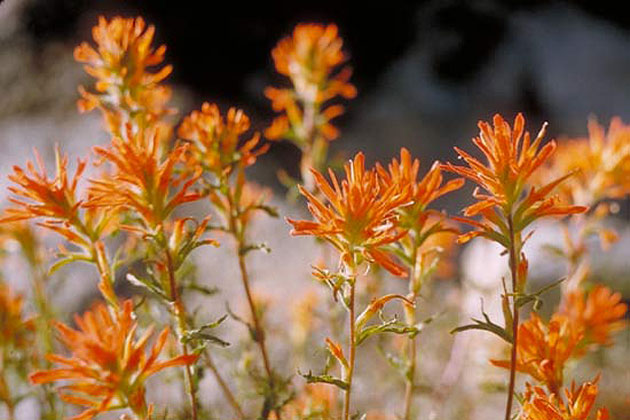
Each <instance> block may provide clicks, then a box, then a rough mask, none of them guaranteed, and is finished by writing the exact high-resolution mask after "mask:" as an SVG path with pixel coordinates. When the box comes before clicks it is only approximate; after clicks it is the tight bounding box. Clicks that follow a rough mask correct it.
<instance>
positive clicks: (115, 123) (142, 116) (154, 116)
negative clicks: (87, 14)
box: [74, 17, 172, 134]
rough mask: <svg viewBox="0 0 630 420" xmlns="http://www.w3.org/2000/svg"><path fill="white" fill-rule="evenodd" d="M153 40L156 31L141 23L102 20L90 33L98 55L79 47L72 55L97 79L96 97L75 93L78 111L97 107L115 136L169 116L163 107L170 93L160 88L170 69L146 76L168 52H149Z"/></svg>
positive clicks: (137, 20) (161, 49) (89, 48)
mask: <svg viewBox="0 0 630 420" xmlns="http://www.w3.org/2000/svg"><path fill="white" fill-rule="evenodd" d="M154 34H155V28H154V27H153V26H152V25H151V26H149V27H147V26H146V24H145V22H144V19H142V18H141V17H138V18H121V17H115V18H113V19H111V20H109V21H108V20H106V19H105V18H104V17H100V18H99V21H98V25H97V26H95V27H94V28H93V30H92V36H93V38H94V42H96V49H95V48H94V47H92V46H90V45H89V44H88V43H87V42H83V43H82V44H81V45H79V46H78V47H77V48H76V49H75V50H74V57H75V59H76V60H77V61H79V62H82V63H85V64H86V65H85V70H86V72H87V73H88V74H89V75H90V76H92V77H94V78H95V79H96V84H95V90H96V92H95V93H92V92H89V91H87V90H86V89H85V88H83V87H80V88H79V92H80V93H81V96H82V98H81V99H80V100H79V102H78V106H79V110H80V111H81V112H86V111H91V110H92V109H94V108H97V107H98V108H99V109H100V110H101V111H102V112H103V115H104V117H105V121H106V123H107V126H108V129H109V131H110V132H111V133H113V134H119V133H120V131H121V130H122V129H123V128H124V126H125V125H126V124H128V123H131V122H133V123H134V125H136V126H139V127H143V128H144V127H146V126H148V125H150V124H155V123H157V122H159V121H160V120H161V119H162V117H163V116H165V115H167V114H169V113H171V112H172V110H171V109H169V108H168V106H167V103H168V101H169V100H170V97H171V90H170V88H168V87H166V86H163V85H161V84H160V83H161V82H162V81H163V80H164V79H165V78H166V77H167V76H168V75H169V74H170V73H171V71H172V67H171V66H170V65H167V66H164V67H162V68H161V69H159V70H157V71H155V72H152V71H150V70H148V69H149V68H151V67H155V66H159V65H160V64H161V63H162V61H163V60H164V53H165V52H166V47H165V46H164V45H162V46H160V47H158V48H157V49H154V48H152V47H151V43H152V42H153V36H154Z"/></svg>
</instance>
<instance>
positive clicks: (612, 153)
mask: <svg viewBox="0 0 630 420" xmlns="http://www.w3.org/2000/svg"><path fill="white" fill-rule="evenodd" d="M588 131H589V137H588V138H578V139H569V140H565V141H564V142H562V143H560V144H559V145H558V150H557V153H555V154H554V156H553V157H552V159H550V160H549V161H548V162H547V163H546V165H544V166H543V168H542V170H541V171H540V173H539V174H538V175H537V179H538V180H540V181H543V182H544V181H545V180H547V182H548V181H551V180H552V179H555V178H558V177H559V176H561V174H566V173H570V172H575V174H574V175H573V176H572V177H571V178H569V179H567V181H566V182H564V183H562V184H561V185H559V186H558V189H557V192H558V194H560V196H562V198H563V200H564V201H565V202H567V203H573V204H576V205H583V206H593V205H595V204H597V203H598V202H600V201H601V200H605V199H617V198H622V197H624V196H625V195H628V194H630V125H627V124H624V123H623V122H622V121H621V119H619V118H614V119H612V120H611V122H610V126H609V127H608V130H605V129H604V127H602V126H601V125H599V124H598V123H597V121H595V120H591V121H589V124H588Z"/></svg>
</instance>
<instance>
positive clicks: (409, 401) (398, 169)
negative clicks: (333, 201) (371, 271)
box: [377, 148, 464, 420]
mask: <svg viewBox="0 0 630 420" xmlns="http://www.w3.org/2000/svg"><path fill="white" fill-rule="evenodd" d="M419 170H420V161H419V160H418V159H413V160H412V158H411V154H410V153H409V151H408V150H407V149H405V148H402V149H401V150H400V160H398V159H393V160H392V162H391V163H390V164H389V165H388V167H387V168H385V167H383V166H381V165H380V164H377V171H378V173H379V176H380V177H381V179H382V183H383V185H385V186H386V187H387V188H399V189H400V190H401V191H403V190H405V189H408V190H409V191H410V201H409V203H408V205H406V206H403V207H401V208H400V210H399V214H400V220H399V224H400V226H401V228H402V229H404V230H406V231H407V234H406V235H405V236H403V237H401V238H400V239H399V241H398V243H397V244H396V248H395V249H396V252H397V254H398V255H400V256H401V257H402V258H401V260H402V261H404V262H405V264H406V265H407V267H408V270H409V293H408V295H407V299H409V300H410V301H411V302H415V301H416V300H417V298H418V296H419V294H420V291H421V289H422V286H423V283H424V282H425V281H427V280H428V279H429V278H430V277H431V275H432V274H433V272H434V271H435V269H436V267H437V265H438V263H439V259H440V253H441V252H442V251H443V249H444V248H443V245H445V244H448V243H449V241H450V239H452V237H453V234H455V233H458V231H457V229H455V228H454V227H453V226H452V224H449V223H448V221H447V220H445V219H446V216H445V215H444V214H442V213H440V212H437V211H435V210H430V209H428V208H427V207H428V206H429V205H430V204H431V203H432V202H433V201H435V200H437V199H438V198H440V197H442V196H443V195H445V194H448V193H450V192H452V191H454V190H457V189H459V188H460V187H461V186H462V185H463V183H464V180H463V179H461V178H458V179H454V180H450V181H448V182H446V183H444V179H443V176H442V169H441V167H440V164H439V162H435V163H434V164H433V165H432V166H431V168H430V169H429V171H428V172H427V174H426V175H425V176H424V177H423V178H422V179H418V172H419ZM449 237H451V238H449ZM447 246H448V245H447ZM404 312H405V321H406V323H407V325H408V326H409V327H414V326H415V325H416V324H417V319H416V310H415V307H414V306H412V305H405V311H404ZM406 348H407V349H406V361H407V367H406V370H405V372H404V377H405V398H404V403H403V418H404V419H406V420H408V419H410V418H411V412H412V407H413V396H414V390H415V387H416V358H417V337H416V335H413V334H410V335H409V336H408V338H407V346H406Z"/></svg>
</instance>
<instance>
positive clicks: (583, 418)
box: [519, 377, 609, 420]
mask: <svg viewBox="0 0 630 420" xmlns="http://www.w3.org/2000/svg"><path fill="white" fill-rule="evenodd" d="M598 380H599V377H597V378H595V380H594V381H592V382H585V383H584V384H582V385H581V386H580V387H579V388H576V386H575V382H574V383H573V384H572V385H571V389H570V390H569V389H565V390H564V392H565V396H566V400H567V401H566V403H564V402H562V401H561V400H559V398H558V396H557V395H556V394H553V393H551V394H549V395H548V394H547V393H546V392H545V391H544V390H543V389H542V388H540V387H533V386H531V385H530V384H527V390H526V392H525V402H524V403H523V408H522V410H521V414H520V416H519V420H588V418H589V415H590V414H591V411H592V410H593V406H594V405H595V399H596V398H597V393H598V386H597V382H598ZM608 418H609V415H608V410H607V409H605V408H600V409H598V410H597V413H596V414H595V420H608Z"/></svg>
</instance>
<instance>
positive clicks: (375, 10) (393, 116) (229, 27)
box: [0, 0, 630, 420]
mask: <svg viewBox="0 0 630 420" xmlns="http://www.w3.org/2000/svg"><path fill="white" fill-rule="evenodd" d="M625 6H626V4H625V2H621V1H597V2H593V1H588V0H582V1H572V2H569V1H544V0H541V1H492V0H486V1H483V0H481V1H419V2H411V1H399V0H389V1H387V2H382V1H380V2H372V1H363V2H356V3H355V2H340V1H328V0H326V1H318V2H299V1H286V2H282V1H265V2H252V3H251V4H249V3H246V2H240V1H222V2H212V1H206V2H196V1H186V0H180V1H177V2H174V1H162V0H151V1H142V0H127V1H115V0H104V1H97V0H93V1H88V0H4V1H0V188H1V189H2V191H4V189H5V188H4V187H5V186H6V183H7V180H6V175H7V174H8V173H9V171H10V167H11V165H13V164H16V163H17V164H23V163H24V162H25V160H26V159H27V158H29V157H30V149H31V148H32V147H37V148H38V149H39V150H40V151H41V152H42V154H43V155H44V156H45V157H47V158H51V157H52V150H53V148H52V145H53V144H54V143H56V142H57V143H60V144H61V146H62V148H63V149H64V150H65V151H66V152H68V153H69V154H70V155H71V156H73V157H76V156H86V155H88V154H89V150H90V148H91V147H92V146H93V145H94V144H98V143H103V142H105V141H107V140H108V139H107V136H106V134H105V133H104V131H103V130H102V129H101V128H102V121H101V117H100V115H99V114H98V113H97V112H93V113H91V114H87V115H79V114H78V112H77V110H76V99H77V97H78V94H77V86H78V85H79V84H89V83H90V81H89V77H88V76H87V75H86V74H85V73H84V72H83V70H82V68H81V65H79V64H77V63H76V62H75V61H74V60H73V57H72V50H73V48H74V47H75V46H76V45H78V44H79V43H80V42H81V41H83V40H91V34H90V29H91V27H92V26H93V25H94V24H95V23H96V21H97V17H98V16H99V15H105V16H107V17H111V16H114V15H123V16H136V15H141V16H143V17H144V18H145V19H146V20H147V21H148V22H149V23H151V24H154V25H155V26H156V28H157V31H156V42H157V43H158V44H166V45H167V46H168V51H167V54H166V62H169V63H171V64H173V66H174V72H173V74H172V76H171V77H170V78H169V79H168V80H169V83H170V84H171V85H172V86H173V88H174V95H175V98H174V102H175V104H176V107H177V108H178V109H179V111H180V115H183V114H187V113H188V112H189V111H190V110H192V109H196V108H198V107H199V106H200V104H201V103H202V102H203V101H211V102H217V103H219V104H220V105H221V106H222V108H223V109H225V108H227V107H228V106H233V105H234V106H238V107H241V108H243V109H244V110H245V111H246V113H247V114H249V115H250V117H251V118H252V121H253V124H254V127H255V128H256V129H259V130H262V129H264V128H265V127H266V126H268V125H269V123H270V122H271V119H272V117H273V113H272V111H271V109H270V106H269V102H268V100H267V99H266V98H265V97H264V95H263V90H264V88H265V87H266V86H268V85H272V84H273V85H278V84H280V83H282V79H281V78H280V77H279V76H277V75H276V73H275V71H274V68H273V63H272V61H271V56H270V51H271V49H272V48H273V47H274V45H275V44H276V43H277V41H278V40H279V39H280V38H282V37H284V36H286V35H288V34H289V33H290V32H291V30H292V28H293V26H294V25H295V24H296V23H298V22H321V23H336V24H337V25H338V26H339V28H340V35H341V37H342V38H343V39H344V45H345V50H346V52H347V53H348V54H349V63H350V65H351V66H352V68H353V69H354V74H353V77H352V81H353V83H355V84H356V86H357V88H358V90H359V95H358V97H357V98H356V99H354V100H352V101H350V102H349V103H347V113H346V114H345V115H343V116H342V117H340V118H338V119H337V121H336V125H337V126H338V127H339V128H340V129H341V132H342V135H341V138H340V139H339V140H338V141H335V143H334V145H333V149H334V150H335V151H337V152H339V153H343V154H345V155H346V156H349V155H351V154H354V153H355V152H356V151H358V150H359V149H360V150H363V151H365V152H366V154H367V156H368V159H371V160H374V159H379V160H382V161H386V160H389V159H390V158H391V157H392V156H393V155H395V154H396V153H397V152H398V150H399V148H400V147H401V146H406V147H408V148H410V149H411V151H412V152H413V153H414V154H415V155H417V156H419V157H420V159H421V162H422V165H423V168H424V169H425V170H426V169H428V167H429V165H430V163H431V162H432V161H433V160H435V159H440V160H446V159H453V158H454V152H453V151H452V147H453V146H454V145H457V144H460V145H461V144H467V142H469V140H470V138H471V137H472V136H474V135H475V134H476V132H477V129H476V122H477V121H478V120H479V119H484V120H488V119H489V118H491V116H492V115H493V114H494V113H495V112H501V113H502V114H503V115H504V116H506V117H507V118H508V119H510V120H511V119H512V118H513V116H514V115H515V113H516V112H518V111H523V112H524V113H525V115H526V118H527V121H528V128H529V129H530V130H531V131H537V130H538V127H539V126H540V124H541V123H542V122H543V121H549V123H550V126H549V136H548V137H562V136H564V135H566V136H571V137H575V136H584V135H586V124H587V119H588V118H589V117H591V116H595V117H597V118H598V120H599V121H600V123H602V124H603V125H606V126H607V125H608V121H609V119H610V118H611V117H612V116H620V117H621V118H622V119H623V120H624V122H626V123H627V122H629V121H630V13H628V12H627V10H626V8H625ZM298 162H299V152H298V151H297V150H296V149H295V148H293V147H292V145H290V144H289V143H288V142H281V143H274V144H273V146H272V148H271V151H270V152H269V153H268V155H266V156H264V157H263V158H262V159H261V160H260V164H259V165H258V168H257V169H256V171H257V172H256V174H255V178H256V181H257V182H259V183H261V184H265V185H269V186H271V187H272V188H274V190H275V191H277V192H278V194H277V195H278V197H280V198H279V199H278V205H280V206H285V207H284V208H283V210H282V214H283V215H284V214H291V213H293V214H299V213H300V211H301V210H299V209H296V207H295V206H290V205H286V204H284V203H283V202H282V200H281V198H282V194H283V189H282V187H281V186H280V184H279V182H278V181H277V178H276V172H277V170H278V169H280V168H284V169H285V170H287V171H289V172H290V173H292V174H295V175H297V173H298ZM467 188H468V187H467ZM469 192H470V189H464V190H463V191H462V192H461V193H460V194H459V195H457V194H455V195H453V196H452V197H451V198H449V199H448V200H447V201H445V202H443V203H441V204H442V205H443V206H444V207H445V208H447V209H448V210H450V211H452V212H455V211H456V210H457V209H460V208H461V207H462V203H467V202H469V201H470V200H469V199H468V198H467V197H468V194H469ZM0 197H2V198H1V199H0V201H2V202H5V200H6V195H5V194H4V193H1V194H0ZM618 219H619V220H618V222H619V226H620V232H621V236H622V239H621V241H620V242H619V243H618V244H617V245H616V246H615V247H614V248H613V249H612V250H611V251H609V252H608V253H606V256H605V257H604V256H602V257H601V258H599V257H597V258H595V264H594V265H595V270H598V269H599V270H600V272H601V271H605V272H606V282H607V283H608V284H610V285H611V287H613V288H614V289H617V290H622V291H624V295H625V296H626V297H628V296H630V281H629V280H630V279H629V277H630V275H629V274H628V273H630V261H629V260H630V258H628V256H629V255H630V251H629V250H630V235H629V234H628V233H629V232H628V223H627V222H628V220H630V203H628V201H627V200H626V202H624V203H621V211H620V212H619V214H618ZM288 230H289V229H288V227H287V226H286V224H285V223H284V222H283V221H282V220H279V221H275V222H273V223H266V224H261V226H260V227H259V228H258V231H257V232H256V234H259V235H260V236H261V237H265V238H267V239H268V242H269V243H270V244H271V247H272V249H273V250H274V252H273V253H272V255H271V256H262V257H258V256H257V257H255V258H253V260H254V265H255V267H256V268H255V270H256V272H257V274H258V277H257V281H258V282H259V289H260V290H261V291H263V294H264V291H265V290H269V287H270V286H273V285H277V283H278V281H281V282H282V284H283V287H284V289H283V293H284V294H283V295H281V296H274V297H273V298H274V299H276V300H280V301H281V300H283V299H284V300H285V301H291V300H294V299H297V297H299V294H300V293H302V291H303V289H304V288H305V285H309V283H308V277H309V264H311V263H312V262H313V261H312V259H313V258H312V255H316V253H317V252H316V251H314V248H315V245H314V244H313V243H312V242H309V241H308V240H302V239H289V238H288ZM541 231H542V232H543V233H542V234H540V235H537V236H536V237H537V238H538V239H537V242H536V243H533V244H530V247H531V253H532V254H534V257H532V258H530V259H531V260H532V261H533V263H531V264H530V265H531V266H532V274H533V276H534V277H538V278H541V279H543V280H542V281H543V282H544V281H547V282H549V281H551V280H555V278H557V277H558V276H559V275H561V272H562V269H563V266H562V264H559V263H558V262H554V261H551V260H550V258H549V256H548V255H545V254H544V252H542V251H540V244H541V243H545V241H553V240H554V239H555V240H556V241H557V240H558V235H559V233H558V232H557V231H554V230H553V229H549V230H545V229H544V227H543V228H542V230H541ZM532 242H534V241H532ZM222 252H224V251H217V252H216V253H214V254H212V256H210V257H208V258H205V259H204V261H203V262H201V263H200V264H201V265H203V264H207V266H208V267H210V269H211V270H215V271H216V267H217V265H214V266H213V264H223V265H220V267H221V270H219V271H220V273H217V274H216V275H214V274H213V276H214V277H213V280H212V281H213V283H217V284H220V285H222V286H221V287H222V288H223V289H225V291H224V293H225V295H227V296H229V295H230V293H231V292H230V290H231V289H230V288H233V289H234V290H233V292H234V293H240V290H239V289H238V285H235V286H230V285H229V284H228V285H225V286H223V284H224V283H223V280H222V279H224V278H225V279H229V278H230V277H231V276H234V275H235V273H236V268H235V267H231V266H229V265H228V266H226V265H225V264H224V261H225V260H222V258H225V255H227V254H228V253H229V250H227V251H225V254H222ZM498 253H499V251H498V250H497V249H490V248H488V247H487V246H486V245H477V246H476V247H469V248H467V249H466V251H464V254H463V255H462V256H461V261H462V267H463V268H462V272H463V273H460V277H462V278H464V280H461V281H460V284H464V286H462V287H452V286H448V287H447V286H440V287H437V288H436V291H435V295H436V297H437V300H436V303H435V305H436V307H437V308H440V307H442V308H444V307H446V308H451V309H453V310H454V315H453V316H452V317H446V318H445V319H444V320H443V321H440V322H442V324H440V323H438V324H439V325H440V327H439V328H442V329H441V330H440V329H439V328H436V329H435V331H434V332H428V333H427V334H428V335H427V337H429V338H428V339H426V340H427V342H431V340H432V339H433V338H431V337H434V336H435V337H437V336H438V335H442V336H443V335H445V334H446V333H444V331H445V330H448V329H450V328H452V327H453V326H454V325H456V324H457V323H458V322H460V321H461V320H465V319H467V318H468V317H469V316H470V315H478V312H479V297H480V296H485V298H486V305H487V306H488V307H490V309H488V308H486V309H488V310H489V311H490V312H491V311H492V307H493V306H492V305H493V303H492V301H491V300H492V299H493V298H492V296H494V298H496V296H497V295H498V293H497V290H498V280H499V279H500V277H501V275H503V272H502V267H504V266H505V264H504V263H505V261H504V260H503V259H501V258H499V257H498ZM495 255H496V256H495ZM286 261H289V263H288V264H287V263H286ZM537 262H538V264H537ZM212 267H214V269H213V268H212ZM598 267H599V268H598ZM5 270H6V268H5ZM88 272H89V271H88ZM211 272H213V271H211ZM92 274H93V273H91V272H90V275H92ZM68 275H69V276H70V274H68ZM72 276H73V277H74V279H70V280H69V281H68V285H66V286H64V287H65V288H66V290H72V293H70V294H63V293H62V294H60V297H58V298H57V300H58V303H64V304H67V305H69V306H68V307H67V308H68V310H69V311H71V310H78V309H79V308H81V307H83V306H84V305H85V302H87V301H88V300H89V299H90V298H94V297H95V296H96V294H95V293H94V287H93V286H94V285H93V283H92V282H86V281H85V280H84V279H80V278H77V277H80V276H81V274H76V273H73V274H72ZM466 279H467V280H466ZM489 279H490V280H489ZM467 281H468V282H467ZM79 286H80V287H79ZM75 287H79V288H75ZM394 289H395V287H394ZM78 290H83V292H78ZM88 290H89V291H88ZM77 294H78V295H80V296H82V299H79V302H77V298H76V297H77ZM225 295H224V296H225ZM221 299H224V298H221ZM462 302H463V303H462ZM495 303H496V302H495ZM278 307H280V308H281V307H282V305H278ZM495 309H496V308H495ZM213 311H214V312H213ZM222 311H224V307H223V304H222V303H219V304H217V308H216V310H209V312H213V313H218V314H219V313H222ZM469 312H470V313H469ZM469 337H473V336H472V335H471V336H469ZM466 340H467V341H465V342H460V343H455V344H456V345H454V343H453V339H452V338H451V337H449V338H447V339H442V338H435V340H434V344H431V345H427V348H426V349H425V352H426V354H427V357H426V359H425V358H424V357H423V359H422V364H423V367H422V368H421V372H423V374H421V375H425V376H426V378H432V377H434V378H437V379H435V380H436V381H437V382H439V385H440V386H442V384H445V385H444V386H446V387H450V388H448V389H449V390H450V389H451V388H458V387H459V388H461V389H459V391H461V392H450V391H449V393H447V394H445V395H442V394H439V395H437V396H436V394H435V393H430V392H429V393H427V396H426V398H424V399H423V400H422V403H423V404H425V406H432V405H436V404H438V403H439V404H445V401H446V403H448V402H449V401H450V403H451V407H450V408H449V409H448V410H447V412H445V413H440V415H443V416H444V417H443V418H457V419H458V420H459V419H464V418H466V419H487V418H498V417H496V416H497V414H496V413H497V411H494V410H495V409H497V408H498V409H500V408H501V406H502V404H503V398H504V397H503V395H502V394H497V395H496V396H492V393H491V392H486V391H488V389H491V388H492V387H493V384H496V382H497V381H499V380H501V379H502V378H503V373H504V372H502V371H499V370H498V369H494V368H488V366H487V359H488V357H490V356H491V355H492V354H494V353H493V352H495V353H496V348H495V347H496V342H494V341H492V339H490V340H489V341H488V342H487V343H486V344H484V342H483V341H482V340H481V341H474V343H473V342H471V341H470V339H466ZM618 341H619V342H620V344H619V345H618V346H617V348H616V349H615V350H616V351H613V352H611V353H610V354H608V355H604V356H602V355H601V354H598V355H596V356H594V357H593V358H592V360H590V361H589V362H588V363H591V365H592V371H597V370H600V368H601V366H604V365H603V364H602V363H603V361H605V362H606V363H608V365H607V366H608V368H609V369H610V370H609V371H610V372H615V373H613V374H609V375H606V374H605V376H604V379H603V381H602V387H603V389H604V392H603V394H604V397H603V400H604V401H603V402H608V403H609V404H611V405H612V406H613V407H612V408H613V412H614V413H616V415H617V417H616V418H617V419H624V418H625V419H630V414H628V413H629V412H630V405H629V404H630V385H629V384H630V367H628V366H629V365H630V360H628V356H627V355H628V349H629V348H630V335H629V334H628V333H627V332H624V333H622V334H621V335H620V336H619V337H618ZM320 344H321V342H320V343H319V344H318V345H320ZM493 346H494V347H493ZM445 349H446V350H445ZM318 351H319V350H318ZM456 352H459V353H456ZM462 354H467V356H465V357H464V356H462ZM431 356H433V357H434V359H431ZM225 357H226V358H227V359H229V355H227V354H226V355H225ZM275 357H276V358H277V359H278V360H283V359H282V358H283V357H284V356H283V354H282V351H281V350H278V353H277V354H276V356H275ZM367 357H378V355H377V354H376V352H373V353H372V354H371V356H367ZM454 358H455V359H454ZM602 358H603V359H602ZM453 360H455V361H453ZM602 360H603V361H602ZM445 366H446V368H445ZM306 367H309V366H308V365H307V366H305V368H306ZM463 367H467V368H469V370H466V371H465V372H466V373H465V374H462V369H463ZM475 369H476V370H475ZM302 370H308V369H302ZM288 373H292V372H291V371H290V369H289V372H288ZM293 373H294V372H293ZM461 375H463V376H461ZM581 375H582V376H584V377H591V376H589V375H590V371H587V372H586V373H583V374H581ZM370 378H372V379H370ZM378 378H380V376H379V374H378V372H368V373H365V375H364V382H363V385H359V386H360V388H359V389H360V391H359V392H358V394H359V395H361V397H360V398H362V400H364V402H365V403H366V404H367V406H368V407H369V405H370V404H369V403H370V401H372V399H374V398H377V397H379V395H378V394H379V393H384V394H385V395H387V392H392V393H396V395H398V394H397V393H399V390H398V388H397V387H398V386H399V384H397V383H395V382H393V383H391V384H383V385H382V387H379V388H374V387H370V386H368V385H366V384H369V383H371V382H370V380H378ZM426 378H425V379H426ZM582 379H584V378H582ZM208 380H209V379H208ZM426 380H428V379H426ZM458 381H459V382H458ZM486 385H487V386H486ZM427 386H428V385H427ZM208 387H210V388H212V385H211V384H209V385H208ZM467 387H468V388H467ZM383 390H385V391H383ZM619 390H621V392H619ZM481 392H484V394H483V398H484V400H483V401H486V400H485V398H488V401H489V403H488V404H481V403H480V401H481V399H480V398H481V397H480V394H479V393H481ZM462 395H464V397H462ZM214 399H216V400H217V401H218V400H220V395H215V396H213V397H212V398H210V401H209V402H210V403H212V401H213V400H214ZM219 404H220V403H219ZM387 404H389V406H388V405H387ZM397 404H398V401H397V400H393V401H391V402H390V403H387V402H385V406H384V407H385V411H387V409H388V407H391V409H392V410H393V407H396V406H397ZM380 405H381V406H382V404H380ZM624 413H625V414H624ZM624 415H625V416H626V417H624ZM24 418H25V419H27V420H28V417H24ZM437 418H438V419H439V418H442V417H437Z"/></svg>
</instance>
